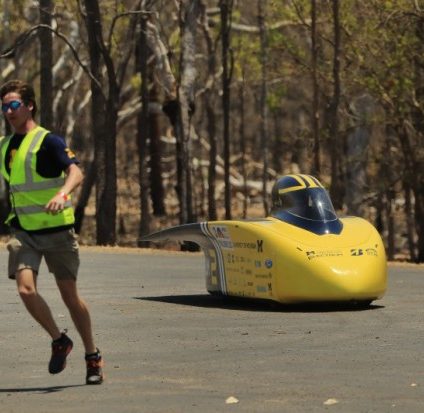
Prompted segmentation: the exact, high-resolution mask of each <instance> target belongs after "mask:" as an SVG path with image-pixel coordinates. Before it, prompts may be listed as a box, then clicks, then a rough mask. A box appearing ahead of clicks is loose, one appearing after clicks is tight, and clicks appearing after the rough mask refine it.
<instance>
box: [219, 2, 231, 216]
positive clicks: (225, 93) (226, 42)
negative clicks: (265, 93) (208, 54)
mask: <svg viewBox="0 0 424 413" xmlns="http://www.w3.org/2000/svg"><path fill="white" fill-rule="evenodd" d="M219 8H220V13H221V39H222V108H223V117H224V119H223V121H224V182H225V219H231V185H230V97H231V96H230V84H231V74H230V66H229V49H230V33H231V19H232V9H233V0H220V1H219Z"/></svg>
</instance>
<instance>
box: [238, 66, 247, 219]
mask: <svg viewBox="0 0 424 413" xmlns="http://www.w3.org/2000/svg"><path fill="white" fill-rule="evenodd" d="M244 88H245V85H244V73H243V77H242V81H241V82H240V87H239V103H240V105H239V108H240V129H239V134H240V152H241V160H240V162H241V165H240V169H241V175H242V179H243V218H247V204H248V197H249V193H248V190H247V172H246V133H245V129H244V122H245V113H244V110H245V109H244V107H245V96H244Z"/></svg>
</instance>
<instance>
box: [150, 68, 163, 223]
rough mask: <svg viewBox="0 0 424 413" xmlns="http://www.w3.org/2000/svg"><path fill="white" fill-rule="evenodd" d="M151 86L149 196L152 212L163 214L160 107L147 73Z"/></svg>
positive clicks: (158, 214)
mask: <svg viewBox="0 0 424 413" xmlns="http://www.w3.org/2000/svg"><path fill="white" fill-rule="evenodd" d="M148 76H149V78H150V79H151V82H152V83H153V86H152V87H151V90H150V94H149V133H150V135H149V137H150V145H149V153H150V198H151V199H152V207H153V214H154V215H155V216H163V215H165V214H166V210H165V190H164V187H163V179H162V143H161V139H160V138H161V128H160V117H161V113H162V108H161V107H160V106H159V96H158V94H159V93H158V90H157V89H158V86H157V84H156V83H155V81H154V80H153V79H152V78H153V76H151V74H150V73H148Z"/></svg>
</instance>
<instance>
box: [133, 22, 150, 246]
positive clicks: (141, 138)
mask: <svg viewBox="0 0 424 413" xmlns="http://www.w3.org/2000/svg"><path fill="white" fill-rule="evenodd" d="M146 23H147V22H146V17H145V16H142V17H141V24H140V34H139V41H138V45H137V47H136V70H137V72H138V73H141V90H140V97H141V102H142V110H141V112H139V113H138V115H137V149H138V180H139V185H140V227H139V231H138V233H139V238H141V237H142V236H143V235H146V234H148V233H149V230H150V225H149V184H148V179H147V167H146V164H147V162H146V157H147V156H146V149H147V139H148V137H149V135H150V124H149V90H148V82H149V76H148V73H147V56H148V50H147V42H146V27H147V24H146ZM138 246H139V247H148V246H149V243H148V242H147V243H146V242H143V241H140V240H139V241H138Z"/></svg>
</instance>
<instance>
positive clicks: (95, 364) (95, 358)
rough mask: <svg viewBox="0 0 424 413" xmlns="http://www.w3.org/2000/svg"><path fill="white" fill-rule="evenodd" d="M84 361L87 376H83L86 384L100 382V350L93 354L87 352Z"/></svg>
mask: <svg viewBox="0 0 424 413" xmlns="http://www.w3.org/2000/svg"><path fill="white" fill-rule="evenodd" d="M85 362H86V363H87V376H86V378H85V383H86V384H102V383H103V369H102V367H103V358H102V355H101V354H100V350H99V349H97V352H96V353H94V354H88V355H86V356H85Z"/></svg>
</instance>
